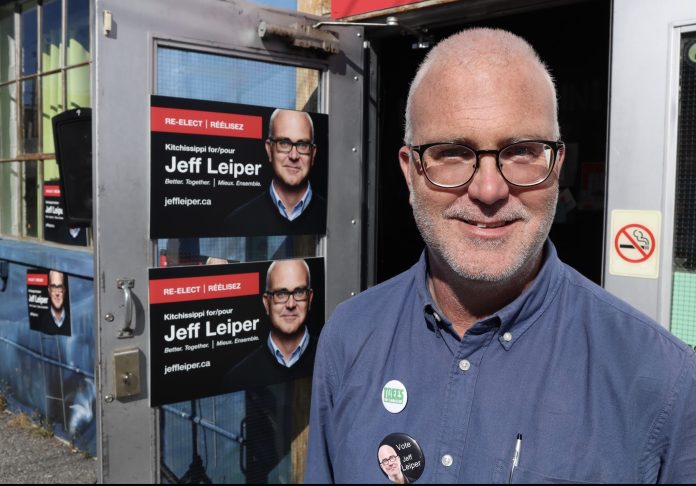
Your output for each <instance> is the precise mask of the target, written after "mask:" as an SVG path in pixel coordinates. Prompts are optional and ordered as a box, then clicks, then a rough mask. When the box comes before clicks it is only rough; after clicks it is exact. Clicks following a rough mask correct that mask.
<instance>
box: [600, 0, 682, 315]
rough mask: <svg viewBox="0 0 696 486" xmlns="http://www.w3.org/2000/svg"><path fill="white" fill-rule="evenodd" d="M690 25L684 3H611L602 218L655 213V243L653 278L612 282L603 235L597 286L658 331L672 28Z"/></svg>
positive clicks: (669, 228) (671, 149) (674, 47)
mask: <svg viewBox="0 0 696 486" xmlns="http://www.w3.org/2000/svg"><path fill="white" fill-rule="evenodd" d="M695 18H696V11H694V4H693V1H692V0H673V1H670V2H661V1H658V0H614V6H613V32H612V42H613V45H612V67H611V92H610V100H611V101H610V103H611V114H610V116H611V119H610V125H609V164H608V178H607V191H606V193H607V205H606V210H607V213H606V214H607V215H609V214H610V213H611V211H612V210H613V209H634V210H656V211H661V212H662V229H661V233H660V241H661V242H662V243H661V254H660V257H659V258H660V273H659V276H658V278H657V279H645V278H631V277H621V276H615V275H611V274H610V273H609V258H608V254H609V252H610V251H611V245H612V244H613V242H612V241H611V239H612V238H611V235H609V234H607V233H608V230H606V229H605V258H604V286H605V287H606V288H607V289H608V290H609V291H611V292H612V293H614V294H616V295H618V296H619V297H621V298H622V299H624V300H626V301H627V302H629V303H631V304H632V305H634V306H635V307H637V308H639V309H640V310H642V311H643V312H645V313H647V314H648V315H649V316H651V317H653V318H654V319H656V320H657V321H659V322H660V323H662V325H664V326H665V327H667V326H668V322H669V312H670V301H671V291H672V288H671V285H672V274H671V269H672V243H673V232H674V231H673V228H674V220H673V214H674V191H675V189H674V187H675V159H676V149H675V147H676V127H677V104H676V101H677V96H678V67H677V64H678V59H679V32H678V29H679V27H680V26H683V25H687V24H693V23H694V19H695ZM605 228H608V216H607V224H605Z"/></svg>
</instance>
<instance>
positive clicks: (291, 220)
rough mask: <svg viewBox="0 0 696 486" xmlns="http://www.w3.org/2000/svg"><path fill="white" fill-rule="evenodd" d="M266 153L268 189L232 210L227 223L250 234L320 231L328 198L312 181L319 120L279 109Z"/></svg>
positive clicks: (266, 143) (226, 225)
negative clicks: (315, 125) (313, 120)
mask: <svg viewBox="0 0 696 486" xmlns="http://www.w3.org/2000/svg"><path fill="white" fill-rule="evenodd" d="M265 149H266V156H267V158H268V162H269V164H270V165H271V168H272V170H273V180H272V181H271V184H270V185H269V187H268V189H267V190H266V191H265V192H264V193H263V194H261V195H259V196H257V197H255V198H254V199H252V200H251V201H249V202H248V203H246V204H245V205H243V206H241V207H240V208H238V209H237V210H235V211H233V212H232V213H231V214H229V215H228V216H227V217H226V218H225V221H224V224H225V227H229V228H231V229H232V228H243V229H244V233H245V234H248V235H285V234H321V233H323V232H324V231H325V229H326V200H325V199H324V198H323V197H322V196H321V195H319V194H317V193H316V192H315V191H314V190H313V189H312V185H311V184H310V180H309V178H310V173H311V171H312V168H313V167H314V163H315V158H316V154H317V146H316V144H315V143H314V124H313V122H312V118H311V117H310V116H309V114H308V113H306V112H303V111H294V110H284V109H276V110H275V111H274V112H273V113H272V114H271V117H270V120H269V124H268V137H267V138H266V142H265Z"/></svg>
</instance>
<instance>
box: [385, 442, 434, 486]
mask: <svg viewBox="0 0 696 486" xmlns="http://www.w3.org/2000/svg"><path fill="white" fill-rule="evenodd" d="M377 463H378V465H379V467H380V468H381V469H382V472H383V473H384V475H385V476H387V478H388V479H389V481H391V482H392V483H394V484H409V483H415V482H416V481H417V480H418V478H420V477H421V474H423V468H425V457H423V451H422V450H421V448H420V446H419V445H418V442H416V440H415V439H414V438H413V437H411V436H409V435H406V434H401V433H396V434H389V435H388V436H386V437H385V438H384V439H383V440H382V442H380V443H379V447H378V448H377Z"/></svg>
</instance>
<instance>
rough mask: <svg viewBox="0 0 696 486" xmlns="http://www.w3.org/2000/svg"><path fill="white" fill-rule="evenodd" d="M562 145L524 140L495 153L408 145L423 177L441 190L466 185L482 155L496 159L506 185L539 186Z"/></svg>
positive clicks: (457, 146) (447, 145) (448, 145)
mask: <svg viewBox="0 0 696 486" xmlns="http://www.w3.org/2000/svg"><path fill="white" fill-rule="evenodd" d="M564 147H565V144H564V143H563V142H562V141H560V140H559V141H555V142H552V141H549V140H524V141H520V142H515V143H511V144H510V145H506V146H505V147H503V148H501V149H499V150H494V149H489V150H474V149H472V148H471V147H468V146H466V145H463V144H461V143H456V142H437V143H428V144H424V145H409V149H410V150H411V154H412V156H414V155H417V156H418V157H417V159H418V162H419V163H420V165H421V168H422V169H423V173H424V174H425V177H426V178H427V179H428V180H429V181H430V182H431V183H433V184H434V185H436V186H438V187H444V188H454V187H461V186H463V185H465V184H467V183H468V182H469V181H470V180H471V179H472V178H473V177H474V174H475V173H476V170H477V169H478V167H479V165H480V160H481V155H486V154H491V155H495V159H496V166H497V167H498V171H499V172H500V175H501V176H503V179H505V181H507V183H508V184H511V185H513V186H519V187H529V186H535V185H537V184H541V183H542V182H544V181H545V180H546V179H548V177H549V175H551V171H553V167H554V164H555V163H556V160H557V159H558V154H559V152H560V151H562V150H564Z"/></svg>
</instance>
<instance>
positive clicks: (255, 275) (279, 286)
mask: <svg viewBox="0 0 696 486" xmlns="http://www.w3.org/2000/svg"><path fill="white" fill-rule="evenodd" d="M149 287H150V356H151V361H150V362H151V370H150V376H151V378H152V394H151V401H150V404H151V405H152V406H158V405H162V404H166V403H176V402H180V401H184V400H189V399H193V398H200V397H205V396H212V395H218V394H222V393H227V392H233V391H238V390H244V389H250V388H256V387H262V386H267V385H270V384H274V383H282V382H287V381H291V380H295V379H298V378H303V377H307V376H310V375H311V374H312V370H313V368H314V355H315V351H316V344H317V338H318V336H319V333H320V331H321V328H322V326H323V324H324V260H323V258H306V259H301V258H300V259H287V260H275V261H267V262H253V263H238V264H228V265H205V266H193V267H174V268H152V269H150V283H149Z"/></svg>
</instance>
